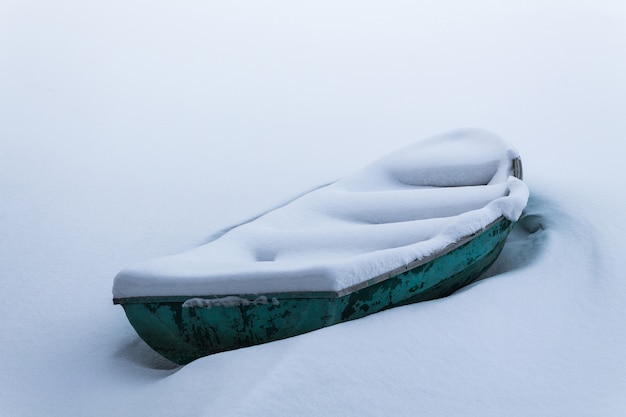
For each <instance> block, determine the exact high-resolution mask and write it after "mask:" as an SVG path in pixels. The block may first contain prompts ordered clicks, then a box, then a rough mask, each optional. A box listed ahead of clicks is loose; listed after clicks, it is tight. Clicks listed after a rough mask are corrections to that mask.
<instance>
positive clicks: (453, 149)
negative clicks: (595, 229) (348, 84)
mask: <svg viewBox="0 0 626 417" xmlns="http://www.w3.org/2000/svg"><path fill="white" fill-rule="evenodd" d="M527 200H528V188H527V186H526V185H525V183H524V182H523V181H522V165H521V159H520V156H519V153H518V152H517V151H516V150H515V149H514V148H513V147H512V146H511V145H509V144H508V143H506V142H504V141H502V140H501V139H500V138H498V137H497V136H495V135H492V134H490V133H488V132H484V131H481V130H462V131H455V132H452V133H447V134H443V135H438V136H434V137H431V138H428V139H426V140H423V141H420V142H417V143H414V144H412V145H409V146H408V147H406V148H403V149H400V150H399V151H396V152H393V153H391V154H389V155H387V156H385V157H383V158H381V159H379V160H378V161H375V162H373V163H371V164H370V165H368V166H366V167H365V168H363V169H362V170H360V171H357V172H356V173H355V174H353V175H350V176H347V177H345V178H343V179H340V180H338V181H336V182H334V183H331V184H329V185H326V186H323V187H320V188H318V189H316V190H313V191H311V192H309V193H306V194H304V195H302V196H300V197H298V198H297V199H294V200H293V201H291V202H290V203H288V204H285V205H283V206H281V207H278V208H276V209H274V210H272V211H270V212H268V213H266V214H263V215H261V216H259V217H257V218H255V219H253V220H251V221H249V222H245V223H243V224H240V225H238V226H236V227H233V228H231V229H230V230H228V231H226V232H224V233H223V234H221V235H220V236H217V237H216V238H215V239H214V240H212V241H211V242H208V243H207V244H205V245H202V246H199V247H197V248H194V249H192V250H191V251H187V252H184V253H181V254H177V255H172V256H166V257H163V258H158V259H155V260H151V261H147V262H143V263H139V264H138V265H135V266H131V267H129V268H126V269H123V270H122V271H121V272H120V273H119V274H118V275H117V276H116V277H115V280H114V285H113V302H114V304H119V305H121V306H122V307H123V308H124V311H125V313H126V316H127V318H128V320H129V321H130V323H131V324H132V326H133V327H134V329H135V330H136V332H137V333H138V335H139V336H140V337H141V338H142V339H143V340H144V341H145V342H146V343H147V344H148V345H149V346H150V347H151V348H152V349H154V350H155V351H156V352H158V353H159V354H161V355H162V356H164V357H165V358H167V359H169V360H171V361H173V362H175V363H177V364H180V365H184V364H187V363H189V362H191V361H193V360H195V359H198V358H201V357H203V356H207V355H210V354H214V353H218V352H223V351H228V350H233V349H239V348H243V347H249V346H253V345H258V344H262V343H267V342H271V341H276V340H280V339H285V338H288V337H292V336H296V335H300V334H303V333H307V332H310V331H314V330H317V329H321V328H324V327H327V326H331V325H335V324H338V323H341V322H345V321H348V320H354V319H359V318H362V317H365V316H367V315H370V314H373V313H376V312H380V311H383V310H386V309H389V308H392V307H398V306H402V305H406V304H409V303H416V302H420V301H426V300H432V299H436V298H440V297H445V296H448V295H450V294H452V293H454V292H455V291H456V290H458V289H459V288H462V287H464V286H467V285H468V284H470V283H472V282H474V281H475V280H476V279H478V277H479V276H480V275H481V273H482V272H484V271H485V270H486V269H487V268H488V267H489V266H490V265H491V264H492V263H493V262H494V261H495V259H496V258H497V257H498V255H499V254H500V252H501V250H502V248H503V245H504V243H505V240H506V238H507V236H508V234H509V232H510V231H511V230H512V228H513V227H514V225H515V222H516V221H517V220H518V219H519V217H520V215H521V213H522V210H523V209H524V207H525V206H526V203H527Z"/></svg>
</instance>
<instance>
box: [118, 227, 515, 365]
mask: <svg viewBox="0 0 626 417" xmlns="http://www.w3.org/2000/svg"><path fill="white" fill-rule="evenodd" d="M513 225H514V223H512V222H511V221H509V220H507V219H504V218H500V219H498V220H497V221H496V222H494V223H493V224H492V225H490V226H489V227H488V228H487V229H486V230H484V231H483V232H481V233H478V234H476V235H474V236H472V237H471V239H469V240H468V241H467V242H464V243H463V244H461V245H459V246H458V247H455V248H453V249H451V250H448V251H446V250H444V251H442V253H441V255H440V256H438V257H435V258H429V260H428V261H427V262H424V263H420V264H417V265H408V266H406V267H404V268H402V269H401V270H400V271H398V270H396V271H392V272H390V273H389V274H387V275H386V276H383V277H377V278H376V279H373V280H370V281H369V282H368V283H366V284H365V286H363V285H359V286H358V287H355V289H353V290H351V291H349V292H348V293H346V294H340V293H335V292H303V293H275V294H262V295H259V294H244V295H234V296H230V297H227V296H223V295H220V296H214V295H213V296H212V295H207V296H200V297H198V296H193V297H192V296H182V297H145V298H144V297H136V298H124V299H116V300H114V302H115V303H116V304H121V305H122V307H124V310H125V312H126V316H127V317H128V320H129V321H130V323H131V324H132V325H133V327H134V328H135V330H136V331H137V333H138V334H139V336H140V337H141V338H142V339H143V340H144V341H145V342H146V343H147V344H148V345H150V346H151V347H152V348H153V349H154V350H155V351H157V352H158V353H160V354H161V355H163V356H164V357H166V358H168V359H170V360H171V361H173V362H176V363H178V364H181V365H183V364H186V363H189V362H191V361H193V360H195V359H198V358H200V357H202V356H206V355H210V354H213V353H218V352H223V351H227V350H232V349H238V348H241V347H246V346H252V345H257V344H261V343H266V342H271V341H274V340H280V339H284V338H287V337H291V336H296V335H299V334H302V333H306V332H310V331H313V330H317V329H320V328H323V327H326V326H331V325H333V324H337V323H341V322H344V321H348V320H354V319H358V318H361V317H364V316H367V315H369V314H373V313H376V312H379V311H382V310H386V309H388V308H392V307H396V306H400V305H405V304H410V303H415V302H419V301H425V300H432V299H435V298H440V297H445V296H447V295H449V294H452V293H453V292H454V291H456V290H458V289H459V288H461V287H463V286H466V285H468V284H470V283H472V282H474V281H475V280H476V279H477V278H478V277H479V275H480V274H481V273H482V272H483V271H484V270H485V269H487V268H488V267H489V266H490V265H491V264H492V263H493V262H494V261H495V260H496V258H497V256H498V255H499V254H500V251H501V250H502V247H503V246H504V242H505V240H506V237H507V236H508V234H509V232H510V231H511V229H512V228H513ZM192 298H194V299H201V300H199V301H197V302H196V303H193V302H188V304H187V305H189V304H191V305H192V306H184V305H183V304H184V303H185V301H187V300H189V299H192ZM194 304H195V305H196V306H193V305H194Z"/></svg>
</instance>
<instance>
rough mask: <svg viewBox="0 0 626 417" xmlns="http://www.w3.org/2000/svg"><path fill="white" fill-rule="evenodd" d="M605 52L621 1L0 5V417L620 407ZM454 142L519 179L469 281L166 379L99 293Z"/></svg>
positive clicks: (620, 230) (625, 61) (620, 257)
mask: <svg viewBox="0 0 626 417" xmlns="http://www.w3.org/2000/svg"><path fill="white" fill-rule="evenodd" d="M624 50H626V4H625V3H624V2H623V1H622V0H593V1H591V0H581V1H576V2H572V1H569V0H567V1H566V0H541V1H539V0H527V1H523V2H522V1H519V2H514V1H492V0H476V1H471V2H468V1H461V0H444V1H437V2H426V1H420V0H418V1H412V2H408V1H402V0H389V1H385V2H379V1H370V0H360V1H358V2H357V1H351V0H346V1H342V2H337V1H326V0H316V1H309V0H303V1H297V2H293V1H289V2H288V1H282V0H276V1H263V0H261V1H248V0H241V1H236V2H235V1H228V2H226V1H211V2H198V1H192V0H183V1H181V2H162V1H153V2H146V1H138V0H125V1H120V0H110V1H106V2H84V1H77V0H61V1H56V2H49V1H41V0H20V1H17V0H5V1H3V2H1V4H0V330H1V335H0V416H1V417H35V416H37V417H39V416H53V417H57V416H59V417H60V416H63V417H65V416H76V417H83V416H84V417H99V416H106V417H110V416H133V417H136V416H151V417H156V416H158V417H161V416H188V415H192V416H198V417H200V416H203V417H204V416H206V417H210V416H222V417H236V416H250V415H254V416H273V417H276V416H294V415H298V416H307V417H308V416H342V417H344V416H347V417H352V416H354V417H356V416H359V417H363V416H387V415H389V416H416V415H419V416H448V417H451V416H464V417H466V416H481V417H484V416H498V417H500V416H509V417H516V416H524V417H527V416H551V417H554V416H577V417H581V416H584V417H587V416H588V417H598V416H602V417H607V416H609V417H621V416H624V415H626V396H625V395H624V393H625V392H626V331H625V328H626V325H625V324H624V323H625V322H624V317H626V279H625V274H624V271H626V257H624V253H625V252H626V243H625V240H624V236H626V227H625V225H624V219H623V217H624V213H626V195H625V194H624V192H623V188H624V187H623V182H624V175H623V172H622V169H621V168H622V166H623V159H624V157H623V152H622V149H623V146H624V145H623V144H624V143H626V117H624V110H623V109H625V108H626V77H624V74H626V54H624V53H622V52H623V51H624ZM466 127H470V128H471V127H481V128H484V129H487V130H489V131H492V132H494V133H495V134H497V135H498V136H500V137H502V138H504V139H506V140H507V141H508V142H510V143H513V144H515V146H516V147H517V149H518V150H519V152H520V154H521V156H522V158H523V162H524V182H525V183H526V184H528V187H529V189H530V190H531V194H530V198H529V201H528V206H527V207H526V209H525V210H524V212H523V213H522V215H521V216H520V219H519V222H518V223H517V226H516V228H515V229H514V230H513V232H512V234H511V236H510V237H509V239H508V241H507V244H506V245H505V247H504V250H503V252H502V254H501V256H500V257H499V258H498V260H497V261H496V263H495V264H494V265H493V267H492V268H491V269H490V270H489V271H487V273H486V274H485V275H484V279H482V280H480V281H478V282H476V283H475V284H473V285H472V286H469V287H466V288H464V289H463V290H461V291H458V292H456V293H455V294H453V295H451V296H449V297H446V298H443V299H440V300H434V301H429V302H423V303H417V304H412V305H408V306H403V307H399V308H394V309H391V310H388V311H385V312H382V313H378V314H374V315H371V316H368V317H366V318H363V319H359V320H355V321H352V322H348V323H342V324H339V325H336V326H332V327H329V328H326V329H322V330H319V331H315V332H311V333H307V334H305V335H302V336H298V337H294V338H290V339H286V340H282V341H279V342H274V343H269V344H265V345H261V346H254V347H250V348H246V349H240V350H236V351H231V352H225V353H220V354H217V355H212V356H208V357H206V358H201V359H199V360H196V361H194V362H192V363H190V364H188V365H186V366H184V367H178V366H175V365H174V364H172V363H169V362H167V361H165V360H163V359H162V358H160V357H159V356H158V355H156V354H155V353H154V352H152V351H151V350H150V349H149V348H148V347H147V346H146V345H145V344H144V343H143V342H142V341H141V340H140V339H139V338H138V337H137V335H136V333H135V332H134V330H133V329H132V327H131V326H130V324H129V323H128V320H127V319H126V317H125V315H124V313H123V310H122V309H121V308H120V307H119V306H114V305H113V304H112V303H111V280H112V278H113V277H114V276H115V275H116V273H118V272H119V271H120V270H121V269H122V268H124V267H125V266H126V265H132V264H136V263H139V262H142V261H145V260H149V259H153V258H158V257H162V256H166V255H169V254H173V253H179V252H184V251H186V250H190V249H192V248H194V247H198V246H200V245H202V244H204V243H207V242H209V241H212V240H215V237H216V236H219V235H221V234H223V231H224V230H227V229H228V228H229V227H230V226H232V225H235V224H240V223H243V222H245V221H246V220H247V219H250V218H252V217H254V216H255V215H256V214H258V213H261V212H266V211H268V210H270V209H271V208H273V207H277V206H279V205H281V204H284V203H285V202H288V201H291V200H293V199H294V198H295V197H296V196H298V195H300V194H302V193H303V192H305V191H307V190H312V189H315V188H318V187H320V186H322V185H324V184H329V183H331V182H333V181H336V180H337V179H339V178H345V177H346V176H347V175H349V174H350V173H353V172H356V171H357V170H358V169H360V168H361V167H363V166H365V165H366V164H367V163H368V162H370V161H373V160H375V159H376V158H378V157H379V156H381V155H384V154H385V153H386V152H388V151H389V150H391V149H400V148H402V147H404V146H407V145H408V144H410V143H413V142H415V141H416V140H419V139H420V138H426V137H430V136H433V135H436V134H438V133H440V132H446V131H451V130H454V129H459V128H466ZM267 301H268V302H271V300H270V299H268V300H267Z"/></svg>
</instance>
